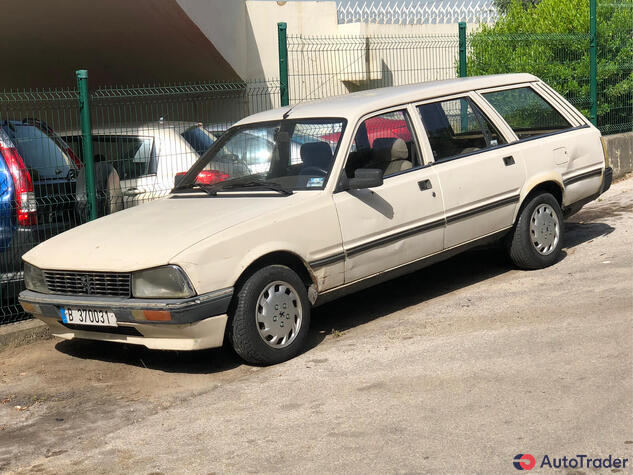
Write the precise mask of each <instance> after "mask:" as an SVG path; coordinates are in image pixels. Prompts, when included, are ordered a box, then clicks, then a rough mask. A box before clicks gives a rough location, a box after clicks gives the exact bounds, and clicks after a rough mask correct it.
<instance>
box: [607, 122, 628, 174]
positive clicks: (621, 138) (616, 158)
mask: <svg viewBox="0 0 633 475" xmlns="http://www.w3.org/2000/svg"><path fill="white" fill-rule="evenodd" d="M604 140H605V143H606V145H607V158H608V160H609V164H610V165H611V167H612V168H613V178H619V177H621V176H624V175H626V174H627V173H631V172H632V171H633V132H625V133H623V134H614V135H607V136H605V137H604Z"/></svg>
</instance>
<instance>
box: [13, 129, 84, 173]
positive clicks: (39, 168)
mask: <svg viewBox="0 0 633 475" xmlns="http://www.w3.org/2000/svg"><path fill="white" fill-rule="evenodd" d="M2 128H3V130H4V131H5V132H6V133H7V134H8V135H9V138H11V140H12V141H13V143H14V144H15V147H16V148H17V149H18V152H19V153H20V156H21V157H22V159H23V160H24V164H25V165H26V167H27V168H28V169H29V172H30V173H31V175H32V176H33V179H34V180H36V181H37V180H43V179H51V178H69V177H70V176H71V175H72V174H71V170H73V171H74V170H75V165H74V163H73V161H72V160H71V158H70V157H69V156H68V155H67V154H66V153H65V152H64V151H63V150H62V149H61V148H59V147H58V146H57V144H56V143H55V141H54V140H53V139H51V138H50V137H49V136H48V135H47V134H46V133H45V132H43V131H42V130H40V129H39V128H38V127H35V126H33V125H27V124H19V123H12V122H9V123H8V124H5V125H3V126H2ZM73 173H74V172H73Z"/></svg>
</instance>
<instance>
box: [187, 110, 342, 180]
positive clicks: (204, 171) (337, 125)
mask: <svg viewBox="0 0 633 475" xmlns="http://www.w3.org/2000/svg"><path fill="white" fill-rule="evenodd" d="M345 124H346V121H345V120H344V119H298V120H287V119H286V120H282V121H279V122H266V123H256V124H247V125H244V126H239V127H236V128H233V129H230V130H229V131H227V132H226V134H224V135H223V136H222V137H221V138H220V139H219V140H218V141H217V143H216V144H215V145H214V146H213V147H212V148H211V150H209V151H208V152H207V153H205V154H204V155H203V156H202V157H201V158H200V160H198V162H196V163H195V164H194V166H193V167H192V168H191V170H190V171H189V172H188V173H187V175H186V176H185V178H184V179H183V180H182V181H180V182H179V184H178V187H177V189H183V188H191V187H193V186H194V185H195V183H196V182H195V180H196V177H197V182H198V183H200V184H211V183H213V184H214V189H216V190H218V191H221V190H229V189H230V190H232V191H234V190H238V189H241V188H243V189H255V190H257V189H258V186H257V185H258V184H259V185H261V188H268V189H272V188H271V187H270V185H273V186H278V187H281V188H282V189H283V190H284V191H285V190H315V189H323V187H324V186H325V184H326V182H327V179H328V177H329V175H330V172H331V170H332V165H333V164H334V156H335V154H336V149H337V147H338V145H339V141H340V137H341V136H342V135H343V130H344V128H345ZM210 174H213V176H214V177H216V180H215V181H214V182H209V181H206V180H205V177H208V176H210ZM217 177H221V178H219V179H218V178H217ZM220 180H221V183H217V182H218V181H220ZM216 183H217V184H216ZM266 185H267V186H266Z"/></svg>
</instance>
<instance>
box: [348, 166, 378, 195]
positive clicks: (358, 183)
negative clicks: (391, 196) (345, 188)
mask: <svg viewBox="0 0 633 475" xmlns="http://www.w3.org/2000/svg"><path fill="white" fill-rule="evenodd" d="M382 175H383V172H382V170H381V169H380V168H358V169H357V170H356V172H355V173H354V178H350V179H349V181H348V184H349V189H350V190H362V189H365V188H376V187H377V186H381V185H382Z"/></svg>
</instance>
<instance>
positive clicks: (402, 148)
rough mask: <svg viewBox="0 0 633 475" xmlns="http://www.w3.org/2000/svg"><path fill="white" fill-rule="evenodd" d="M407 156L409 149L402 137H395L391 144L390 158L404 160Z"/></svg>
mask: <svg viewBox="0 0 633 475" xmlns="http://www.w3.org/2000/svg"><path fill="white" fill-rule="evenodd" d="M408 158H409V149H408V148H407V143H406V142H405V141H404V140H402V139H396V141H395V142H394V143H393V145H392V146H391V159H392V160H406V159H408Z"/></svg>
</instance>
